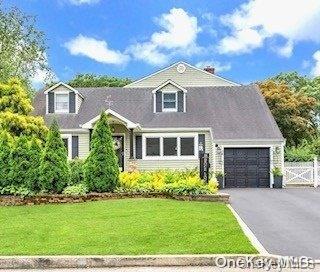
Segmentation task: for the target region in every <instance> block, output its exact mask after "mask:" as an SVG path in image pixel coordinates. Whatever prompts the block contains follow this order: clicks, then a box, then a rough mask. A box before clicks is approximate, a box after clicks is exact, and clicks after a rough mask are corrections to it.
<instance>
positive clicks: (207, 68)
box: [203, 66, 214, 74]
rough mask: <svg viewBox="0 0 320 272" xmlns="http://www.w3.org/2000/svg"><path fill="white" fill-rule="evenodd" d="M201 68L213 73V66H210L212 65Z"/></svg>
mask: <svg viewBox="0 0 320 272" xmlns="http://www.w3.org/2000/svg"><path fill="white" fill-rule="evenodd" d="M203 70H205V71H206V72H208V73H210V74H214V67H212V66H207V67H205V68H203Z"/></svg>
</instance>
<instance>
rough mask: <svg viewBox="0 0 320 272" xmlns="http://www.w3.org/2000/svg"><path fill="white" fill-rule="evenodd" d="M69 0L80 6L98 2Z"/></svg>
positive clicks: (94, 0)
mask: <svg viewBox="0 0 320 272" xmlns="http://www.w3.org/2000/svg"><path fill="white" fill-rule="evenodd" d="M69 2H70V3H71V4H73V5H76V6H80V5H83V4H96V3H98V2H100V0H69Z"/></svg>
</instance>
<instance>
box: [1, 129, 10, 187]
mask: <svg viewBox="0 0 320 272" xmlns="http://www.w3.org/2000/svg"><path fill="white" fill-rule="evenodd" d="M11 146H12V138H11V137H10V136H9V134H8V133H6V132H4V131H3V132H1V133H0V188H2V187H5V186H8V185H9V184H10V180H9V173H10V163H9V158H10V153H11Z"/></svg>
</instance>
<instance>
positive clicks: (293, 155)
mask: <svg viewBox="0 0 320 272" xmlns="http://www.w3.org/2000/svg"><path fill="white" fill-rule="evenodd" d="M314 156H315V153H314V151H313V148H312V145H310V144H308V143H304V144H303V145H300V146H298V147H295V146H292V147H286V149H285V160H286V161H289V162H307V161H312V160H313V158H314Z"/></svg>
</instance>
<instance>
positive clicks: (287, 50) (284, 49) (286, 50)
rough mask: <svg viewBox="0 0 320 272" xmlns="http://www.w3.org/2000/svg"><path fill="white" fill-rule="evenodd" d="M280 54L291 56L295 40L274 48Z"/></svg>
mask: <svg viewBox="0 0 320 272" xmlns="http://www.w3.org/2000/svg"><path fill="white" fill-rule="evenodd" d="M273 51H275V52H276V53H277V54H278V55H280V56H282V57H285V58H289V57H291V56H292V53H293V42H292V41H288V42H287V43H286V44H285V45H284V46H277V47H275V48H274V49H273Z"/></svg>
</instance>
